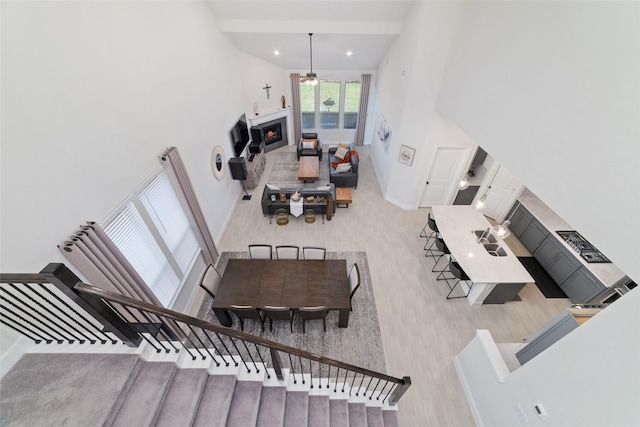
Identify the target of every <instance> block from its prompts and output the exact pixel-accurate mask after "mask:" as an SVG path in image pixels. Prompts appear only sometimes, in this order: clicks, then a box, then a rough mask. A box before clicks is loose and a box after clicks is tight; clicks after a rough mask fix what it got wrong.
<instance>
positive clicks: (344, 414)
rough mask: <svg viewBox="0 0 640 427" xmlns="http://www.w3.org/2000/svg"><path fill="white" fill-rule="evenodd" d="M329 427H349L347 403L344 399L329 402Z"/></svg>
mask: <svg viewBox="0 0 640 427" xmlns="http://www.w3.org/2000/svg"><path fill="white" fill-rule="evenodd" d="M329 425H330V427H349V403H348V402H347V401H346V400H344V399H331V400H329Z"/></svg>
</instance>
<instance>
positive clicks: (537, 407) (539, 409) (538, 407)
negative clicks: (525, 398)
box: [533, 400, 549, 418]
mask: <svg viewBox="0 0 640 427" xmlns="http://www.w3.org/2000/svg"><path fill="white" fill-rule="evenodd" d="M533 410H534V411H535V412H536V415H537V416H539V417H540V418H549V414H547V411H546V410H545V409H544V407H543V406H542V402H540V401H539V400H538V401H536V402H533Z"/></svg>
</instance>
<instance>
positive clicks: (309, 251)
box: [302, 246, 327, 259]
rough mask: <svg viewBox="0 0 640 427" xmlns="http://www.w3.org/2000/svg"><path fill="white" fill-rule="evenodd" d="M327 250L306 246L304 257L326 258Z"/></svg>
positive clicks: (303, 251) (303, 249)
mask: <svg viewBox="0 0 640 427" xmlns="http://www.w3.org/2000/svg"><path fill="white" fill-rule="evenodd" d="M326 255H327V250H326V249H325V248H315V247H312V246H304V247H303V248H302V257H303V258H304V259H325V257H326Z"/></svg>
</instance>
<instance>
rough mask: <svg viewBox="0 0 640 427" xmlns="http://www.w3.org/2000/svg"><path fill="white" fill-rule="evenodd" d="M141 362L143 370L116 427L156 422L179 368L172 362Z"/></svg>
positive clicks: (136, 380) (115, 420)
mask: <svg viewBox="0 0 640 427" xmlns="http://www.w3.org/2000/svg"><path fill="white" fill-rule="evenodd" d="M139 363H140V365H141V366H140V370H139V371H138V374H137V375H136V377H135V379H134V381H133V384H132V385H131V388H130V389H129V390H128V393H126V396H125V399H124V402H123V403H122V405H121V406H120V408H119V409H118V410H117V413H116V414H115V419H114V420H113V423H112V424H111V425H112V426H114V427H120V426H122V427H128V426H146V425H152V424H153V422H154V420H155V418H156V416H157V414H158V412H159V411H160V408H161V407H162V404H163V403H164V397H165V395H166V393H167V390H168V388H169V384H171V381H172V380H173V376H174V375H175V372H176V370H177V368H176V365H175V363H172V362H139ZM121 397H122V396H121ZM140 408H144V410H140Z"/></svg>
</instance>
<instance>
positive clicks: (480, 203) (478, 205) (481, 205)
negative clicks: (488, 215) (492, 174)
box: [473, 193, 487, 211]
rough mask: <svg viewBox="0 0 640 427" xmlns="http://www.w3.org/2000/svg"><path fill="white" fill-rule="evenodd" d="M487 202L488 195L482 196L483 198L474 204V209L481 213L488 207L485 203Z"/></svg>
mask: <svg viewBox="0 0 640 427" xmlns="http://www.w3.org/2000/svg"><path fill="white" fill-rule="evenodd" d="M485 200H487V193H484V194H483V195H482V197H480V198H479V199H478V200H476V202H475V203H474V204H473V207H474V208H476V209H477V210H479V211H481V210H483V209H484V208H485V206H486V205H487V204H486V203H485Z"/></svg>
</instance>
